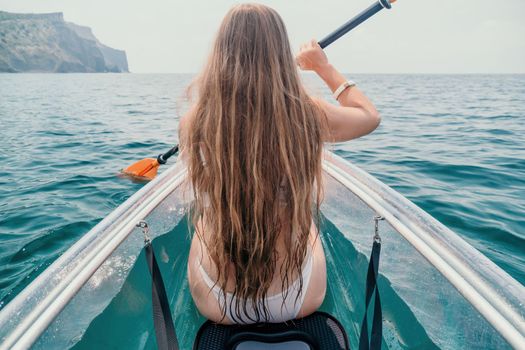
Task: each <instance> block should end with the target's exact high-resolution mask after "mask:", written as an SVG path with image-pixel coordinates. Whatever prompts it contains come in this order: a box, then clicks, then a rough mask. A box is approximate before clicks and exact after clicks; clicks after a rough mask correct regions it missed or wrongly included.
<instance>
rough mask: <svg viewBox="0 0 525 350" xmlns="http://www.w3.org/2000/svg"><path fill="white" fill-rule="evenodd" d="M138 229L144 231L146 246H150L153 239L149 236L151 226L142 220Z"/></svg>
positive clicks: (138, 224)
mask: <svg viewBox="0 0 525 350" xmlns="http://www.w3.org/2000/svg"><path fill="white" fill-rule="evenodd" d="M136 227H140V228H141V229H142V234H143V235H144V245H148V244H150V243H151V237H150V236H149V226H148V223H147V222H146V221H144V220H140V221H139V222H138V223H137V225H136Z"/></svg>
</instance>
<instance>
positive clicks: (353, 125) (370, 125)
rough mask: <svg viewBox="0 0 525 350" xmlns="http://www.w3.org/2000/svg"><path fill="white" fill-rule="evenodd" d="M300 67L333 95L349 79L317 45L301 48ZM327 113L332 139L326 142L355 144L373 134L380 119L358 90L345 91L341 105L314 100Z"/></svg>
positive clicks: (312, 44) (312, 42)
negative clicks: (354, 140)
mask: <svg viewBox="0 0 525 350" xmlns="http://www.w3.org/2000/svg"><path fill="white" fill-rule="evenodd" d="M297 64H298V65H299V67H300V68H301V69H302V70H311V71H314V72H316V73H317V74H318V75H319V77H321V79H323V80H324V82H325V83H326V85H328V87H329V88H330V90H331V91H332V92H335V91H336V90H337V88H339V87H340V86H341V84H343V83H344V82H346V78H345V77H344V76H343V75H342V74H341V73H339V72H338V71H337V70H336V69H335V68H334V67H333V66H332V65H331V64H330V63H329V62H328V58H327V56H326V54H325V53H324V51H323V50H322V49H321V47H320V46H319V44H317V41H315V40H312V41H310V42H309V43H307V44H305V45H303V46H301V49H300V51H299V54H298V55H297ZM315 100H316V101H317V102H318V103H319V104H320V106H321V107H322V108H323V109H324V111H325V112H326V116H327V119H328V129H329V135H326V137H325V141H327V142H342V141H348V140H352V139H355V138H358V137H361V136H364V135H366V134H369V133H371V132H372V131H374V130H375V129H376V128H377V127H378V125H379V123H380V122H381V118H380V116H379V113H378V112H377V110H376V109H375V107H374V105H373V104H372V102H371V101H370V100H369V99H368V98H367V97H366V96H365V95H364V94H363V93H362V92H361V90H359V88H358V87H357V86H352V87H348V88H346V89H345V90H344V91H343V92H342V93H341V94H340V95H339V97H338V99H337V101H338V102H339V106H338V105H334V104H332V103H330V102H328V101H326V100H324V99H321V98H315Z"/></svg>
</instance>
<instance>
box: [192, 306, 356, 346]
mask: <svg viewBox="0 0 525 350" xmlns="http://www.w3.org/2000/svg"><path fill="white" fill-rule="evenodd" d="M216 349H217V350H218V349H221V350H268V349H272V350H347V349H350V347H349V345H348V337H347V335H346V332H345V330H344V328H343V326H342V325H341V323H340V322H339V321H338V320H337V319H336V318H335V317H333V316H332V315H330V314H328V313H326V312H322V311H317V312H314V313H313V314H311V315H309V316H306V317H304V318H300V319H295V320H291V321H287V322H284V323H258V324H253V325H221V324H216V323H214V322H212V321H209V320H208V321H206V322H204V324H203V325H202V326H201V327H200V328H199V331H198V332H197V336H196V337H195V342H194V344H193V350H216Z"/></svg>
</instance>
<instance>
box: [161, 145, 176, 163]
mask: <svg viewBox="0 0 525 350" xmlns="http://www.w3.org/2000/svg"><path fill="white" fill-rule="evenodd" d="M178 151H179V145H175V146H174V147H173V148H172V149H170V150H169V151H168V152H166V153H164V154H159V155H158V157H157V162H158V163H159V164H166V161H167V160H168V158H169V157H171V156H172V155H174V154H175V153H177V152H178Z"/></svg>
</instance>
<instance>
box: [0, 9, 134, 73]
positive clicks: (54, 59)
mask: <svg viewBox="0 0 525 350" xmlns="http://www.w3.org/2000/svg"><path fill="white" fill-rule="evenodd" d="M0 72H60V73H65V72H86V73H89V72H128V62H127V58H126V52H125V51H122V50H116V49H112V48H110V47H108V46H105V45H103V44H102V43H100V42H99V41H98V40H97V38H96V37H95V36H94V35H93V33H92V32H91V29H90V28H88V27H82V26H78V25H76V24H73V23H68V22H65V21H64V17H63V15H62V13H49V14H18V13H8V12H3V11H0Z"/></svg>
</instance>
